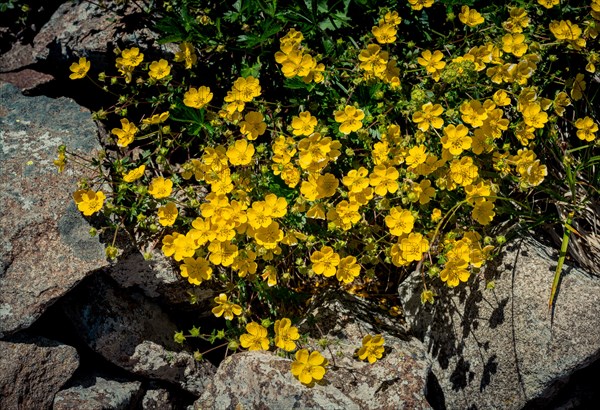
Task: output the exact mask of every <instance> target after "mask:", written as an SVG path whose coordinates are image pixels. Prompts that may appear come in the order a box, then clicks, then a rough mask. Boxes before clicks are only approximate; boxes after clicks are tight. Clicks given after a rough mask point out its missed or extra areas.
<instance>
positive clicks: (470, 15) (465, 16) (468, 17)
mask: <svg viewBox="0 0 600 410" xmlns="http://www.w3.org/2000/svg"><path fill="white" fill-rule="evenodd" d="M458 19H459V20H460V21H461V22H462V23H463V24H465V25H467V26H469V27H475V26H477V25H479V24H481V23H483V22H484V19H483V17H482V16H481V14H479V12H478V11H477V10H475V9H472V10H471V9H470V8H469V6H462V9H461V12H460V13H458Z"/></svg>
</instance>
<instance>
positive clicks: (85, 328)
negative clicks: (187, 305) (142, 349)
mask: <svg viewBox="0 0 600 410" xmlns="http://www.w3.org/2000/svg"><path fill="white" fill-rule="evenodd" d="M61 306H62V308H63V311H64V312H65V314H66V315H67V317H68V318H69V320H71V322H72V323H73V326H74V327H75V329H76V331H77V333H78V334H79V335H80V336H81V337H82V338H83V340H84V342H85V343H86V344H87V345H88V346H89V347H90V348H92V349H93V350H94V351H96V352H98V353H100V354H101V355H102V356H104V357H105V358H106V359H107V360H109V361H110V362H111V363H113V364H115V365H117V366H119V367H121V368H123V369H126V370H130V371H134V366H135V364H136V363H137V360H133V355H134V353H135V350H136V347H137V346H138V345H140V344H142V343H143V342H144V341H153V342H155V343H157V344H159V345H161V346H165V347H166V348H169V349H173V350H175V348H176V344H175V342H174V341H173V335H174V333H175V331H176V327H175V325H174V324H173V322H171V320H170V318H169V316H168V315H167V314H166V313H165V312H163V311H162V309H161V308H160V307H159V306H157V305H156V304H154V303H152V301H151V300H149V299H148V298H146V297H145V296H144V295H143V294H141V293H139V292H136V291H126V290H123V289H120V288H118V287H117V286H116V285H114V284H113V283H112V281H110V280H109V278H107V277H105V275H95V276H94V277H91V278H88V280H86V282H85V283H82V284H81V286H79V287H78V288H77V289H76V290H75V291H73V292H71V293H70V294H69V295H67V296H66V297H65V298H64V299H63V300H62V301H61Z"/></svg>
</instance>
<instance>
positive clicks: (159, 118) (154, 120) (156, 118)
mask: <svg viewBox="0 0 600 410" xmlns="http://www.w3.org/2000/svg"><path fill="white" fill-rule="evenodd" d="M168 118H169V111H165V112H163V113H160V114H154V115H153V116H152V117H150V118H144V119H143V120H142V124H148V125H156V124H161V123H163V122H165V121H166V120H167V119H168Z"/></svg>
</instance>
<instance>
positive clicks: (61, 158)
mask: <svg viewBox="0 0 600 410" xmlns="http://www.w3.org/2000/svg"><path fill="white" fill-rule="evenodd" d="M52 163H53V164H54V165H56V167H57V168H58V172H59V173H61V172H63V171H64V169H65V164H66V163H67V159H66V158H65V153H64V152H63V151H60V152H59V153H58V158H57V159H55V160H54V161H52Z"/></svg>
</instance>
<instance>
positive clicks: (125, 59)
mask: <svg viewBox="0 0 600 410" xmlns="http://www.w3.org/2000/svg"><path fill="white" fill-rule="evenodd" d="M143 60H144V55H143V54H141V53H140V49H139V48H137V47H132V48H126V49H125V50H123V51H122V52H121V57H119V58H117V65H118V66H129V67H137V66H138V65H140V64H141V63H142V61H143Z"/></svg>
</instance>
